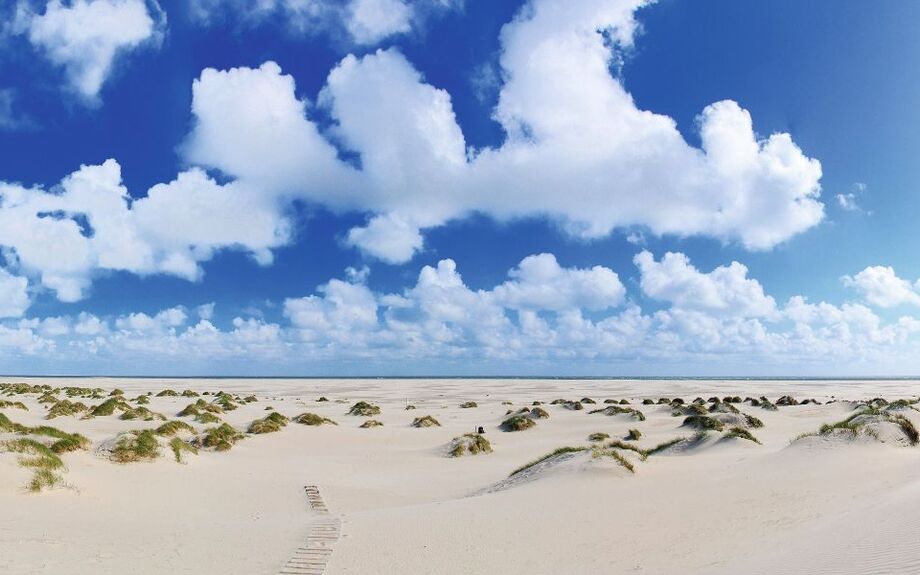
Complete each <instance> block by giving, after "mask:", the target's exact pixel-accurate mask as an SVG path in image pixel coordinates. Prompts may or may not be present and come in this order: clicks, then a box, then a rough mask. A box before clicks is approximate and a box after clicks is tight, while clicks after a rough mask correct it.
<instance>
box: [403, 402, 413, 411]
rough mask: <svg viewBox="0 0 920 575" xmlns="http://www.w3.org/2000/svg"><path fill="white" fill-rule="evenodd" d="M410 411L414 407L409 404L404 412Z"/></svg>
mask: <svg viewBox="0 0 920 575" xmlns="http://www.w3.org/2000/svg"><path fill="white" fill-rule="evenodd" d="M412 409H415V406H414V405H412V404H411V403H410V404H408V405H406V409H405V411H409V410H412Z"/></svg>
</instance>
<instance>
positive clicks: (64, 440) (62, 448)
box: [20, 425, 91, 454]
mask: <svg viewBox="0 0 920 575" xmlns="http://www.w3.org/2000/svg"><path fill="white" fill-rule="evenodd" d="M20 433H28V434H31V435H42V436H44V437H50V438H52V439H54V440H55V441H53V442H52V443H51V445H50V446H49V447H48V448H49V449H50V450H51V451H53V452H54V453H59V454H60V453H70V452H71V451H79V450H85V449H89V447H90V445H91V443H90V440H89V439H87V438H86V437H84V436H82V435H80V434H79V433H67V432H66V431H61V430H60V429H57V428H55V427H49V426H47V425H40V426H38V427H29V428H22V429H20Z"/></svg>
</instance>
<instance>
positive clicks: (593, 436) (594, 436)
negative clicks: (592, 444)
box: [588, 431, 610, 441]
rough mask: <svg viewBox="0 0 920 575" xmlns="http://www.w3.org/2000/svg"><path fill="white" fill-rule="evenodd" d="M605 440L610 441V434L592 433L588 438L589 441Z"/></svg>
mask: <svg viewBox="0 0 920 575" xmlns="http://www.w3.org/2000/svg"><path fill="white" fill-rule="evenodd" d="M605 439H610V434H609V433H604V432H602V431H599V432H597V433H592V434H591V435H589V436H588V441H604V440H605Z"/></svg>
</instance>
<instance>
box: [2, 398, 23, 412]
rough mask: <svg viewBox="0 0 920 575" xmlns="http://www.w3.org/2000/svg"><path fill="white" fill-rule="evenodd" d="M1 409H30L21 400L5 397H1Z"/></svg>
mask: <svg viewBox="0 0 920 575" xmlns="http://www.w3.org/2000/svg"><path fill="white" fill-rule="evenodd" d="M0 409H21V410H23V411H29V408H28V407H26V404H24V403H23V402H21V401H7V400H5V399H0Z"/></svg>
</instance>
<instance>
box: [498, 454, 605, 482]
mask: <svg viewBox="0 0 920 575" xmlns="http://www.w3.org/2000/svg"><path fill="white" fill-rule="evenodd" d="M586 449H587V447H560V448H558V449H555V450H553V451H551V452H549V453H547V454H546V455H544V456H543V457H540V458H538V459H534V460H533V461H531V462H530V463H527V464H525V465H522V466H521V467H518V468H517V469H515V470H514V471H512V472H511V475H509V476H508V477H514V476H515V475H517V474H518V473H521V472H522V471H527V470H528V469H530V468H531V467H533V466H534V465H539V464H540V463H543V462H544V461H546V460H547V459H550V458H552V457H558V456H560V455H565V454H566V453H580V452H582V451H585V450H586Z"/></svg>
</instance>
